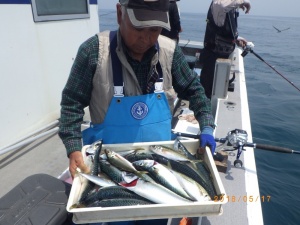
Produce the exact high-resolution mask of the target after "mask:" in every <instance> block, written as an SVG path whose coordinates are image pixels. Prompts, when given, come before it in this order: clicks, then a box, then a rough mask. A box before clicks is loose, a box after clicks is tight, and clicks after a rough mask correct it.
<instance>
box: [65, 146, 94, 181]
mask: <svg viewBox="0 0 300 225" xmlns="http://www.w3.org/2000/svg"><path fill="white" fill-rule="evenodd" d="M77 168H79V169H80V170H81V171H82V172H83V173H89V172H90V169H89V168H88V167H87V166H86V165H85V164H84V162H83V157H82V153H81V151H75V152H72V153H71V154H70V155H69V171H70V173H71V176H72V179H74V176H75V173H76V169H77Z"/></svg>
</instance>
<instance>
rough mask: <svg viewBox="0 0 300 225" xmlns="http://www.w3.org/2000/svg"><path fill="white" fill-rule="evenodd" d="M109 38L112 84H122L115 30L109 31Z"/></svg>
mask: <svg viewBox="0 0 300 225" xmlns="http://www.w3.org/2000/svg"><path fill="white" fill-rule="evenodd" d="M109 40H110V57H111V61H112V70H113V79H114V86H123V76H122V64H121V62H120V59H119V57H118V55H117V52H116V49H117V31H116V30H115V31H111V32H110V33H109Z"/></svg>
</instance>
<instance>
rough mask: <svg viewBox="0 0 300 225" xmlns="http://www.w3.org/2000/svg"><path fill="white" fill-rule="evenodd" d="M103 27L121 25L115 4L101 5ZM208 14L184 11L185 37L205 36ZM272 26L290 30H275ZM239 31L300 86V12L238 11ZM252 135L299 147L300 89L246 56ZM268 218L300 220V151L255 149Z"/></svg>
mask: <svg viewBox="0 0 300 225" xmlns="http://www.w3.org/2000/svg"><path fill="white" fill-rule="evenodd" d="M99 15H100V28H101V29H100V30H101V31H103V30H112V29H117V20H116V15H115V10H105V9H101V11H100V13H99ZM205 20H206V14H192V13H181V21H182V28H183V32H182V33H181V35H180V38H181V39H185V40H188V39H190V40H194V41H203V37H204V32H205V26H206V22H205ZM273 26H275V27H277V28H279V29H284V28H288V27H290V29H289V30H286V31H283V32H281V33H277V31H276V30H275V29H274V28H273ZM239 34H240V36H242V37H244V38H246V39H247V40H249V41H252V42H253V43H254V45H255V47H254V48H253V50H254V52H255V53H256V54H257V55H258V56H260V57H261V58H262V59H263V60H264V61H265V62H266V63H268V64H269V65H270V66H272V67H273V68H275V69H276V70H277V71H278V72H279V73H280V74H282V75H283V76H284V77H285V78H286V79H287V80H288V81H290V82H293V83H294V85H296V86H297V87H298V88H300V39H299V37H300V18H287V17H262V16H252V15H244V14H243V12H241V13H240V17H239ZM244 63H245V73H246V80H247V90H248V100H249V108H250V117H251V125H252V135H253V141H254V142H255V143H259V144H269V145H274V146H279V147H286V148H290V149H294V150H298V151H300V92H299V91H298V90H297V89H295V88H294V87H293V86H292V85H291V84H290V83H289V82H288V81H286V80H285V79H284V78H282V77H281V76H280V75H278V74H277V73H276V72H275V71H274V70H272V68H270V67H269V66H268V65H267V64H266V63H264V62H262V61H261V60H260V59H258V58H257V57H256V56H255V55H254V54H252V53H249V54H248V55H246V56H245V58H244ZM255 159H256V165H257V173H258V180H259V188H260V193H261V196H267V195H268V196H271V199H270V201H268V202H267V201H265V202H262V210H263V218H264V224H266V225H281V224H287V225H299V224H300V194H299V190H300V166H299V165H300V154H299V155H298V154H285V153H277V152H272V151H264V150H259V149H256V150H255Z"/></svg>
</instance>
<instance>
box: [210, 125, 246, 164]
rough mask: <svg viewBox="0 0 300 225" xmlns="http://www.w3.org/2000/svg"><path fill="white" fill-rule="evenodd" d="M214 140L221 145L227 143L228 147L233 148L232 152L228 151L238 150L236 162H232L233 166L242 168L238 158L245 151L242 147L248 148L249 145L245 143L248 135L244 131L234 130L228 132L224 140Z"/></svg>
mask: <svg viewBox="0 0 300 225" xmlns="http://www.w3.org/2000/svg"><path fill="white" fill-rule="evenodd" d="M215 140H216V141H218V142H221V143H226V142H227V145H228V146H232V147H233V150H230V151H234V150H238V152H237V155H236V160H234V166H235V167H242V166H243V162H242V160H240V156H241V154H242V151H245V149H244V147H245V146H249V143H248V142H247V140H248V134H247V132H246V131H245V130H241V129H235V130H232V131H230V132H228V134H227V136H226V138H216V139H215Z"/></svg>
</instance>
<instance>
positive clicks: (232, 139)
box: [173, 129, 300, 167]
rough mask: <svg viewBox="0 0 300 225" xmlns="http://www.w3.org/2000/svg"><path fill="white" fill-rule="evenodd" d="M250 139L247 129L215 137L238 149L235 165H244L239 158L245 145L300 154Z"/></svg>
mask: <svg viewBox="0 0 300 225" xmlns="http://www.w3.org/2000/svg"><path fill="white" fill-rule="evenodd" d="M173 133H174V134H176V135H177V136H181V137H188V138H194V139H199V138H200V135H195V134H187V133H181V132H175V131H173ZM247 140H248V134H247V132H246V131H245V130H241V129H235V130H232V131H230V132H228V134H227V136H226V137H225V138H215V141H216V142H220V143H224V144H225V143H227V145H228V146H232V147H233V149H232V150H227V151H234V150H237V151H238V152H237V156H236V160H235V161H234V166H235V167H242V165H243V162H242V161H241V160H240V159H239V158H240V156H241V154H242V151H245V149H244V147H251V148H256V149H261V150H267V151H273V152H281V153H291V154H300V151H296V150H293V149H290V148H285V147H279V146H273V145H266V144H258V143H251V142H247Z"/></svg>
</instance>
